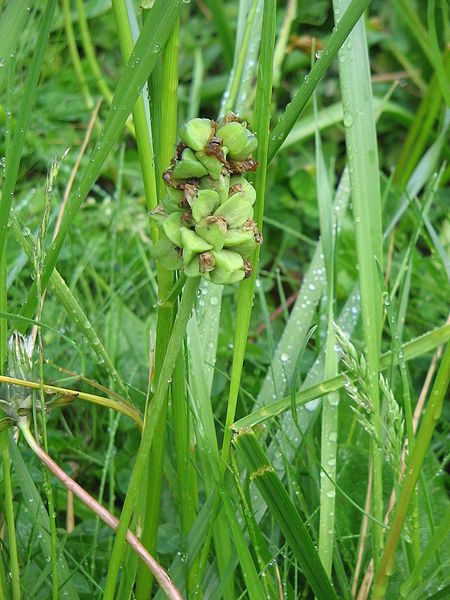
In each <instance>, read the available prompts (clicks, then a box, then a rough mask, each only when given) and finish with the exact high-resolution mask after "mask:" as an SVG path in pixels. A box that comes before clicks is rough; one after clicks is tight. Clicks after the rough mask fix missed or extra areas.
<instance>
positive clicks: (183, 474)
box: [172, 354, 198, 597]
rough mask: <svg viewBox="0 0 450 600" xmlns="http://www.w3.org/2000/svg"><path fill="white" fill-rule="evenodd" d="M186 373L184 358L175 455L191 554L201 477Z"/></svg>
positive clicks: (176, 384) (177, 388) (175, 413)
mask: <svg viewBox="0 0 450 600" xmlns="http://www.w3.org/2000/svg"><path fill="white" fill-rule="evenodd" d="M185 381H186V369H185V361H184V356H182V355H181V354H180V356H179V357H178V360H177V364H176V365H175V370H174V372H173V382H172V422H173V431H174V440H175V454H176V458H177V483H178V498H179V511H180V521H181V532H182V539H183V547H184V549H185V551H186V552H187V550H188V548H187V539H188V535H189V531H190V530H191V527H192V525H193V523H194V522H195V518H196V516H197V510H198V493H197V476H196V472H195V468H194V465H193V463H192V460H193V451H192V447H191V444H192V440H191V427H190V420H191V416H190V413H189V410H188V399H187V396H186V386H185ZM197 563H198V560H196V561H194V563H193V564H192V565H191V566H190V567H189V571H188V575H187V581H186V589H187V595H188V597H189V596H190V594H191V593H192V592H193V589H194V586H195V570H196V568H197Z"/></svg>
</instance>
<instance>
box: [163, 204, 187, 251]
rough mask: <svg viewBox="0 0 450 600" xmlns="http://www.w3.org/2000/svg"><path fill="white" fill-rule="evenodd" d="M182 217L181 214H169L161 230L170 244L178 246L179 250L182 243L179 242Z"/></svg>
mask: <svg viewBox="0 0 450 600" xmlns="http://www.w3.org/2000/svg"><path fill="white" fill-rule="evenodd" d="M182 216H183V213H181V212H173V213H171V214H170V215H169V216H168V217H167V218H166V220H165V221H164V223H163V230H164V233H165V234H166V237H167V238H168V239H169V240H170V241H171V242H172V244H175V246H178V247H179V248H181V246H182V241H181V223H182V221H181V218H182Z"/></svg>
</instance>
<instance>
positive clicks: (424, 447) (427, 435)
mask: <svg viewBox="0 0 450 600" xmlns="http://www.w3.org/2000/svg"><path fill="white" fill-rule="evenodd" d="M449 383H450V344H447V347H446V350H445V352H444V355H443V357H442V360H441V364H440V367H439V370H438V372H437V375H436V379H435V381H434V385H433V388H432V390H431V393H430V397H429V400H428V405H427V408H426V410H425V414H424V416H423V419H422V424H421V426H420V430H419V433H418V434H417V438H416V445H415V446H414V450H413V452H412V454H411V458H410V459H409V461H408V464H407V467H406V471H405V473H406V475H405V479H404V480H403V483H402V487H401V490H400V494H399V497H398V502H397V508H396V510H395V514H394V517H393V519H392V523H391V526H390V528H389V531H388V534H387V538H386V545H385V548H384V552H383V555H382V557H381V560H380V563H379V566H378V569H377V571H376V575H375V581H374V589H373V596H372V598H373V600H381V599H382V598H384V597H385V592H386V588H387V584H388V578H389V577H390V575H391V574H392V572H393V569H394V562H395V551H396V549H397V545H398V542H399V540H400V534H401V532H402V529H403V526H404V524H405V520H406V517H407V515H408V510H409V505H410V502H411V499H412V497H413V495H414V490H415V487H416V484H417V481H418V479H419V476H420V470H421V468H422V465H423V462H424V460H425V456H426V453H427V451H428V448H429V446H430V442H431V439H432V437H433V432H434V429H435V427H436V424H437V422H438V420H439V418H440V416H441V413H442V407H443V402H444V398H445V394H446V392H447V389H448V386H449Z"/></svg>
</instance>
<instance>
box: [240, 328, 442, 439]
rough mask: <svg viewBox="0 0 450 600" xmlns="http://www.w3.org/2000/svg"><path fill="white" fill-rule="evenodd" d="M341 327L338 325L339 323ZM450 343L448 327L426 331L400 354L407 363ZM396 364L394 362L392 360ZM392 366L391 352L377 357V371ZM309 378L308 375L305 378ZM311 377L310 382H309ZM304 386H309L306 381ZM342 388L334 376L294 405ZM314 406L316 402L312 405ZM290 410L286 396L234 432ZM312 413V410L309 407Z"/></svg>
mask: <svg viewBox="0 0 450 600" xmlns="http://www.w3.org/2000/svg"><path fill="white" fill-rule="evenodd" d="M339 325H340V323H339ZM449 339H450V325H442V326H441V327H438V328H437V329H434V330H433V331H429V332H427V333H424V334H423V335H421V336H419V337H418V338H414V339H413V340H410V341H409V342H406V343H405V344H403V345H402V352H403V353H404V355H405V360H406V361H410V360H414V359H415V358H418V357H419V356H423V355H424V354H428V353H429V352H431V351H432V350H435V349H436V348H438V347H439V346H441V345H442V344H445V343H446V342H447V341H448V340H449ZM394 363H395V359H394ZM391 364H392V355H391V353H390V352H387V353H386V354H382V355H381V356H380V369H388V368H389V367H390V366H391ZM313 369H314V372H313V374H311V372H310V374H311V375H312V377H314V378H317V376H318V373H317V370H316V369H317V365H316V364H315V365H314V366H313ZM308 377H309V375H308ZM312 377H311V378H312ZM305 383H309V381H308V378H307V380H306V382H305ZM343 386H344V377H343V376H342V375H337V376H336V377H333V378H332V379H327V380H323V381H322V382H321V383H317V384H314V385H311V386H309V387H306V386H303V388H302V390H301V391H299V392H297V394H296V396H295V402H296V404H297V406H302V405H304V404H308V403H310V402H312V401H313V400H314V401H318V399H319V398H321V397H322V396H325V395H326V394H329V393H331V392H335V391H337V390H340V389H341V388H342V387H343ZM314 404H315V405H316V402H315V403H314ZM291 406H292V398H291V396H286V397H285V398H282V399H281V400H277V401H275V402H271V403H270V404H268V405H267V406H264V407H262V408H259V409H257V410H255V411H254V412H252V413H250V414H249V415H246V416H245V417H242V418H241V419H239V420H238V421H236V422H235V423H233V430H234V431H239V430H240V429H242V428H245V427H254V426H255V425H258V424H259V423H263V422H264V421H266V420H267V419H272V418H274V417H276V416H278V415H280V414H281V413H283V412H286V411H288V410H290V409H291ZM311 410H313V407H311Z"/></svg>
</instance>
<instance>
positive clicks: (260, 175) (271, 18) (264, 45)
mask: <svg viewBox="0 0 450 600" xmlns="http://www.w3.org/2000/svg"><path fill="white" fill-rule="evenodd" d="M275 21H276V3H275V2H274V1H273V0H265V1H264V13H263V24H262V32H261V55H260V66H259V71H258V81H257V87H256V102H255V115H254V119H253V120H254V125H253V130H254V131H255V132H256V134H257V136H258V150H257V152H256V160H257V161H258V163H259V168H258V170H257V172H256V176H255V181H254V183H255V190H256V202H255V206H254V211H255V213H254V219H255V222H256V224H257V225H258V228H260V229H262V221H263V214H264V197H265V190H266V174H267V160H268V158H267V154H268V144H269V127H270V109H269V107H270V103H271V97H272V74H273V52H274V43H275ZM258 261H259V248H257V249H256V251H255V253H254V255H253V257H252V264H253V273H252V276H251V277H250V278H249V279H248V280H247V281H244V282H243V283H241V285H240V286H239V295H238V302H237V309H236V335H235V338H234V352H233V363H232V366H231V381H230V391H229V396H228V406H227V414H226V418H225V430H224V437H223V443H222V450H221V459H222V471H223V473H224V472H225V469H226V465H227V463H228V453H229V450H230V443H231V436H232V431H231V425H232V423H233V421H234V417H235V414H236V406H237V399H238V394H239V386H240V381H241V376H242V368H243V364H244V356H245V349H246V347H247V336H248V328H249V325H250V316H251V311H252V300H253V295H254V289H255V281H256V274H257V270H258Z"/></svg>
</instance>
